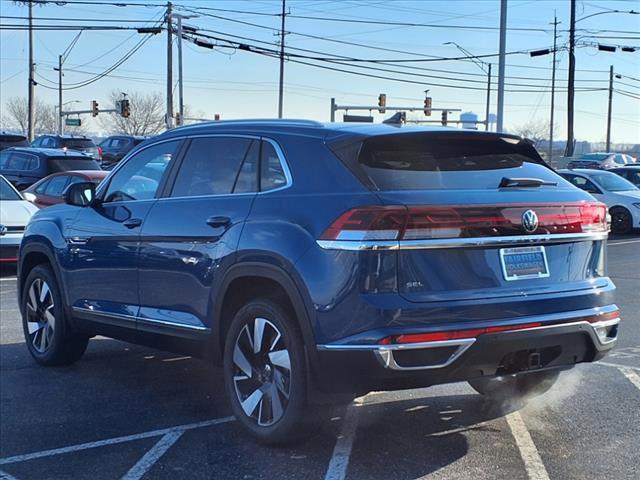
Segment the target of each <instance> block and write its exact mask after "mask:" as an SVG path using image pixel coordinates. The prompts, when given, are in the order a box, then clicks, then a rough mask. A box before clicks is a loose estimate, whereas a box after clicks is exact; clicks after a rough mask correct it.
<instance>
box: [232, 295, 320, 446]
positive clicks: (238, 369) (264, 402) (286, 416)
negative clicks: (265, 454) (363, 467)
mask: <svg viewBox="0 0 640 480" xmlns="http://www.w3.org/2000/svg"><path fill="white" fill-rule="evenodd" d="M264 322H267V323H264ZM260 325H262V326H260ZM260 329H262V331H263V335H262V336H261V337H260V338H262V341H260V342H259V343H260V344H261V347H260V348H258V349H257V350H258V352H257V353H254V351H255V350H256V349H255V348H254V345H255V343H256V342H255V339H256V338H258V337H256V330H258V331H259V330H260ZM278 334H279V337H278ZM284 352H286V353H284ZM243 357H244V359H246V361H245V360H244V359H243ZM247 362H248V363H247ZM287 363H288V365H289V370H288V372H287V369H286V364H287ZM223 371H224V381H225V386H226V389H227V393H228V395H229V399H230V401H231V407H232V409H233V413H234V414H235V416H236V417H237V418H238V420H239V421H240V423H241V425H242V426H243V427H244V428H245V430H246V431H247V432H249V433H250V434H251V435H252V436H253V437H254V438H255V439H256V440H257V441H259V442H260V443H264V444H285V443H291V442H293V441H295V440H298V439H300V437H301V436H303V434H305V433H306V431H307V427H308V426H309V422H310V420H311V417H312V415H310V414H309V408H308V404H307V361H306V356H305V350H304V344H303V340H302V335H301V334H300V330H299V328H298V325H297V323H296V321H295V319H294V318H292V315H291V314H290V313H289V312H287V311H286V310H285V309H284V308H282V306H281V305H280V304H279V303H278V302H277V301H275V300H273V299H269V298H260V299H256V300H253V301H251V302H249V303H247V304H246V305H245V306H244V307H242V308H241V309H240V310H239V311H238V312H237V313H236V315H235V317H234V318H233V320H232V321H231V325H230V326H229V330H228V332H227V335H226V339H225V347H224V361H223ZM259 391H261V393H257V392H259ZM250 397H252V398H253V401H251V400H250ZM243 405H244V406H243Z"/></svg>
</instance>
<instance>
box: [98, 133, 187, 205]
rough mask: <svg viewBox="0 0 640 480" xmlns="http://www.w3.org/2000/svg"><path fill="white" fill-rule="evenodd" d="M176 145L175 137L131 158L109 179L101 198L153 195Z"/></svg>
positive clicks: (149, 197)
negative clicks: (173, 139)
mask: <svg viewBox="0 0 640 480" xmlns="http://www.w3.org/2000/svg"><path fill="white" fill-rule="evenodd" d="M179 144H180V142H179V141H178V140H176V141H171V142H164V143H159V144H157V145H153V146H151V147H149V148H145V149H144V150H142V151H141V152H138V154H137V155H135V156H133V157H132V158H130V159H129V160H128V161H127V163H126V164H125V165H123V166H122V168H120V169H119V170H118V171H117V172H116V173H115V174H114V175H113V177H112V178H111V180H110V182H109V186H108V187H107V190H106V192H105V195H104V197H103V198H104V201H105V202H117V201H128V200H147V199H151V198H153V197H154V196H155V194H156V192H157V191H158V187H159V186H160V182H161V181H162V178H163V175H164V173H165V172H166V171H167V167H168V166H169V163H170V162H171V160H172V159H173V157H174V156H175V154H176V151H177V148H178V145H179Z"/></svg>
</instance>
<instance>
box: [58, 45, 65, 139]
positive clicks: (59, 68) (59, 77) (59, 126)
mask: <svg viewBox="0 0 640 480" xmlns="http://www.w3.org/2000/svg"><path fill="white" fill-rule="evenodd" d="M63 123H64V122H63V120H62V55H58V135H62V133H63V132H64V127H63Z"/></svg>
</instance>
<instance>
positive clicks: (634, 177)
mask: <svg viewBox="0 0 640 480" xmlns="http://www.w3.org/2000/svg"><path fill="white" fill-rule="evenodd" d="M627 180H629V181H630V182H631V183H633V184H634V185H635V186H636V187H640V172H629V173H628V174H627Z"/></svg>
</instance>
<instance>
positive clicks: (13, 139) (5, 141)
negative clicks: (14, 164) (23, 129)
mask: <svg viewBox="0 0 640 480" xmlns="http://www.w3.org/2000/svg"><path fill="white" fill-rule="evenodd" d="M28 146H29V142H28V141H27V139H26V138H25V137H23V136H21V135H0V150H4V149H5V148H9V147H28Z"/></svg>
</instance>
